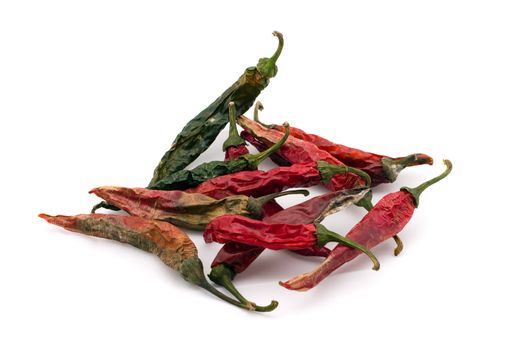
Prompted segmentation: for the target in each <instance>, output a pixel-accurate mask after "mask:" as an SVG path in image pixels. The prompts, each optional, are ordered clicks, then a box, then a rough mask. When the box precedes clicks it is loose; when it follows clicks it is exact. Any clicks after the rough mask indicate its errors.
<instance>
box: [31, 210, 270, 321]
mask: <svg viewBox="0 0 525 350" xmlns="http://www.w3.org/2000/svg"><path fill="white" fill-rule="evenodd" d="M39 216H40V217H41V218H42V219H44V220H46V221H47V222H49V223H50V224H53V225H57V226H61V227H63V228H65V229H66V230H69V231H73V232H79V233H83V234H85V235H89V236H95V237H101V238H107V239H111V240H115V241H119V242H122V243H128V244H131V245H132V246H134V247H137V248H139V249H142V250H145V251H147V252H149V253H152V254H155V255H157V256H158V257H159V258H160V259H161V260H162V262H164V263H165V264H166V265H168V266H169V267H170V268H172V269H173V270H175V271H178V272H179V273H180V274H181V275H182V277H183V278H184V279H185V280H186V281H188V282H189V283H192V284H195V285H197V286H199V287H201V288H204V289H205V290H207V291H208V292H210V293H212V294H213V295H215V296H217V297H218V298H220V299H222V300H224V301H226V302H228V303H230V304H232V305H235V306H238V307H240V308H243V309H247V310H255V311H271V310H273V309H275V308H276V307H277V302H276V301H273V302H272V303H271V304H270V305H268V306H266V307H260V306H257V305H255V304H253V303H251V302H250V303H240V302H238V301H236V300H234V299H232V298H230V297H228V296H226V295H224V294H223V293H221V292H220V291H218V290H217V289H215V288H214V287H213V286H212V285H211V284H210V283H209V282H208V280H207V279H206V277H205V275H204V272H203V267H202V262H201V260H200V259H199V257H198V255H197V248H196V247H195V245H194V244H193V242H192V241H191V240H190V238H189V237H188V236H187V235H186V234H185V233H184V232H182V231H181V230H179V229H178V228H177V227H175V226H174V225H172V224H170V223H167V222H163V221H156V220H148V219H143V218H139V217H136V216H122V215H104V214H89V215H76V216H63V215H58V216H50V215H47V214H40V215H39Z"/></svg>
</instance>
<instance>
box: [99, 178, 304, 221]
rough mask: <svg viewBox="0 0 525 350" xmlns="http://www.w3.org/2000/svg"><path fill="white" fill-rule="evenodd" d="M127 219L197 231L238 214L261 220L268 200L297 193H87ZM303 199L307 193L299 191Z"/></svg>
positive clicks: (101, 189) (124, 190)
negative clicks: (219, 196) (255, 195)
mask: <svg viewBox="0 0 525 350" xmlns="http://www.w3.org/2000/svg"><path fill="white" fill-rule="evenodd" d="M90 193H94V194H96V195H97V196H99V197H101V198H102V199H104V200H105V201H106V202H107V203H109V204H111V205H115V206H117V207H119V208H121V209H122V210H124V211H125V212H127V213H128V214H130V215H134V216H138V217H142V218H146V219H154V220H162V221H168V222H170V223H172V224H174V225H177V226H179V227H185V228H189V229H194V230H201V229H204V228H205V227H206V225H207V224H208V223H209V222H210V221H211V220H212V219H214V218H216V217H218V216H221V215H226V214H238V215H244V216H249V217H252V218H255V219H260V218H262V217H263V208H262V206H263V204H264V203H266V202H267V201H268V200H270V199H269V198H268V197H270V198H276V197H280V196H281V195H286V194H294V193H297V191H291V192H282V193H275V194H272V195H269V196H266V197H263V198H252V197H248V196H244V195H234V196H228V197H225V198H222V199H214V198H211V197H208V196H206V195H204V194H200V193H186V192H184V191H159V190H148V189H144V188H127V187H115V186H103V187H97V188H94V189H93V190H91V191H90ZM299 193H300V194H303V195H306V194H308V192H307V191H304V190H302V191H299Z"/></svg>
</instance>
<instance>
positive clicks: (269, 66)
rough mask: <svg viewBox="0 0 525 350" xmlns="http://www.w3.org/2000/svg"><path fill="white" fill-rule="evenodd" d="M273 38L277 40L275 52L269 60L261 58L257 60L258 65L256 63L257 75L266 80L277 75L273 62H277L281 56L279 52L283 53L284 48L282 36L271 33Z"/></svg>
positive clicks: (277, 33)
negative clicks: (259, 74)
mask: <svg viewBox="0 0 525 350" xmlns="http://www.w3.org/2000/svg"><path fill="white" fill-rule="evenodd" d="M272 34H273V35H274V36H276V37H277V39H279V45H278V46H277V50H276V51H275V53H274V54H273V56H272V57H270V58H261V59H260V60H259V63H257V70H258V71H259V73H261V75H262V76H264V77H266V78H273V77H274V76H275V75H276V74H277V66H276V65H275V62H277V59H278V58H279V56H280V55H281V52H282V51H283V46H284V38H283V35H282V34H281V33H279V32H277V31H275V32H273V33H272Z"/></svg>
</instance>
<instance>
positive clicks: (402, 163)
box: [381, 153, 434, 182]
mask: <svg viewBox="0 0 525 350" xmlns="http://www.w3.org/2000/svg"><path fill="white" fill-rule="evenodd" d="M433 163H434V160H433V159H432V157H429V156H427V155H426V154H422V153H415V154H411V155H409V156H406V157H403V158H397V159H392V158H386V157H385V158H383V159H381V165H382V166H383V171H384V172H385V175H386V177H387V179H388V180H389V181H390V182H394V181H396V179H397V176H398V175H399V173H400V172H401V170H403V169H405V168H406V167H409V166H414V165H421V164H428V165H432V164H433Z"/></svg>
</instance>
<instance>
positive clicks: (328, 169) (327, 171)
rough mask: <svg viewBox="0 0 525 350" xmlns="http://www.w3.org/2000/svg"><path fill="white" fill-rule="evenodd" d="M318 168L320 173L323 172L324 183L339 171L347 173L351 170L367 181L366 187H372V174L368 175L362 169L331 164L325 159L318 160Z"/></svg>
mask: <svg viewBox="0 0 525 350" xmlns="http://www.w3.org/2000/svg"><path fill="white" fill-rule="evenodd" d="M317 169H318V170H319V173H320V174H321V178H322V179H323V183H329V182H330V180H331V179H332V177H333V176H334V175H336V174H339V173H346V172H350V173H353V174H356V175H359V176H361V177H362V178H363V180H364V181H365V186H366V187H370V184H371V183H372V179H371V178H370V175H368V174H367V173H366V172H364V171H363V170H360V169H356V168H352V167H349V166H346V165H335V164H330V163H328V162H325V161H324V160H319V161H318V162H317Z"/></svg>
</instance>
